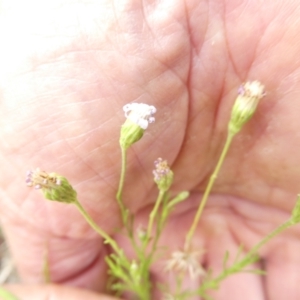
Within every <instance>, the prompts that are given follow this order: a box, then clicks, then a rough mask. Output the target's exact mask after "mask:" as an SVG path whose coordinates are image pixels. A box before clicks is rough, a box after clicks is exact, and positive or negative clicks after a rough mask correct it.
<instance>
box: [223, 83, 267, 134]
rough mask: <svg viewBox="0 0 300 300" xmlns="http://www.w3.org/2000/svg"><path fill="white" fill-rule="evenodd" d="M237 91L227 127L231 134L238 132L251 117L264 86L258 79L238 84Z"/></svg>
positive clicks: (262, 94)
mask: <svg viewBox="0 0 300 300" xmlns="http://www.w3.org/2000/svg"><path fill="white" fill-rule="evenodd" d="M238 92H239V95H238V97H237V98H236V100H235V103H234V105H233V108H232V111H231V119H230V122H229V127H228V128H229V131H230V132H231V133H232V134H236V133H238V132H239V131H240V130H241V129H242V127H243V126H244V124H245V123H246V122H247V121H249V120H250V119H251V117H252V116H253V114H254V112H255V110H256V107H257V104H258V102H259V100H260V99H261V98H263V97H264V96H265V91H264V86H263V85H262V84H261V83H260V82H259V81H252V82H249V81H248V82H246V83H245V84H243V85H241V86H240V88H239V91H238Z"/></svg>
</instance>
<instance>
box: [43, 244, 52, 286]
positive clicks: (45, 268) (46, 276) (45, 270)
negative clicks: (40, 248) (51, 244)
mask: <svg viewBox="0 0 300 300" xmlns="http://www.w3.org/2000/svg"><path fill="white" fill-rule="evenodd" d="M43 277H44V282H45V283H51V273H50V265H49V252H48V245H47V248H46V249H45V253H44V263H43Z"/></svg>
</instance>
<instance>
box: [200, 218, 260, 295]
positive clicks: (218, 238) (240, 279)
mask: <svg viewBox="0 0 300 300" xmlns="http://www.w3.org/2000/svg"><path fill="white" fill-rule="evenodd" d="M205 221H206V225H205V226H209V229H208V232H209V235H210V239H209V241H208V244H207V268H208V269H211V270H213V278H216V277H217V276H218V275H219V274H221V273H222V271H223V264H224V256H225V253H226V251H228V253H229V258H228V261H227V263H226V266H227V267H229V266H230V265H231V264H232V263H233V261H234V259H235V257H236V255H237V253H238V252H239V246H240V245H239V242H238V241H236V240H235V238H234V236H233V234H232V233H231V231H230V228H229V226H228V225H227V222H226V221H225V220H224V219H223V218H222V217H220V216H218V215H217V216H216V215H214V216H213V217H212V216H210V220H208V217H206V218H205ZM243 255H244V254H243V253H241V254H240V258H241V257H242V256H243ZM253 269H259V266H258V265H250V266H249V267H247V270H253ZM210 295H212V296H213V298H214V299H216V300H227V299H228V295H230V299H231V300H240V299H243V300H252V299H256V300H263V299H265V298H264V292H263V284H262V280H261V277H260V276H259V275H256V274H252V273H237V274H233V275H229V277H228V278H226V279H225V280H223V281H222V282H221V283H220V287H219V289H218V290H217V291H214V292H212V293H210Z"/></svg>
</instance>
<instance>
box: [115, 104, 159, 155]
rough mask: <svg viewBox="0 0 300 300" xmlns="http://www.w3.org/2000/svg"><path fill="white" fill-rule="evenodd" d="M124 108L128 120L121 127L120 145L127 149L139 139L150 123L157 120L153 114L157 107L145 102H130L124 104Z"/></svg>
mask: <svg viewBox="0 0 300 300" xmlns="http://www.w3.org/2000/svg"><path fill="white" fill-rule="evenodd" d="M123 110H124V112H125V117H126V118H127V120H126V121H125V123H124V124H123V125H122V127H121V134H120V145H121V147H122V148H123V149H127V148H129V147H130V146H131V145H132V144H134V143H136V142H137V141H139V140H140V139H141V138H142V136H143V134H144V131H145V130H146V129H147V128H148V125H149V123H153V122H154V121H155V118H154V117H153V115H154V114H155V113H156V108H155V107H154V106H151V105H148V104H144V103H129V104H126V105H124V107H123Z"/></svg>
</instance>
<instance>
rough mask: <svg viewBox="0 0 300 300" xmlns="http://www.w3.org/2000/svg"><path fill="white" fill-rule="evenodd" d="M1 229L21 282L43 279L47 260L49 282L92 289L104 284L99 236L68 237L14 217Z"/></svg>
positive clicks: (104, 270) (102, 250) (104, 276)
mask: <svg viewBox="0 0 300 300" xmlns="http://www.w3.org/2000/svg"><path fill="white" fill-rule="evenodd" d="M4 220H5V219H4ZM4 229H5V233H6V236H7V241H8V242H9V244H10V245H12V247H11V251H12V254H13V257H14V260H15V263H16V265H17V267H18V271H19V274H20V276H21V278H22V279H23V280H24V281H25V282H27V283H45V274H44V266H45V264H47V265H48V269H49V275H50V280H51V282H56V283H64V284H68V285H73V286H78V287H84V288H90V289H94V290H103V289H104V288H105V282H106V266H105V263H104V256H105V255H106V249H105V248H104V247H103V242H102V240H101V239H100V238H98V237H94V238H84V236H83V237H77V238H72V237H68V235H67V234H66V233H65V234H64V233H63V232H62V233H60V234H56V235H55V234H53V233H49V232H47V231H45V230H42V229H39V228H38V227H35V226H32V225H30V224H28V222H23V221H20V220H19V221H18V220H17V219H16V220H14V221H12V220H9V221H7V222H5V227H4Z"/></svg>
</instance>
